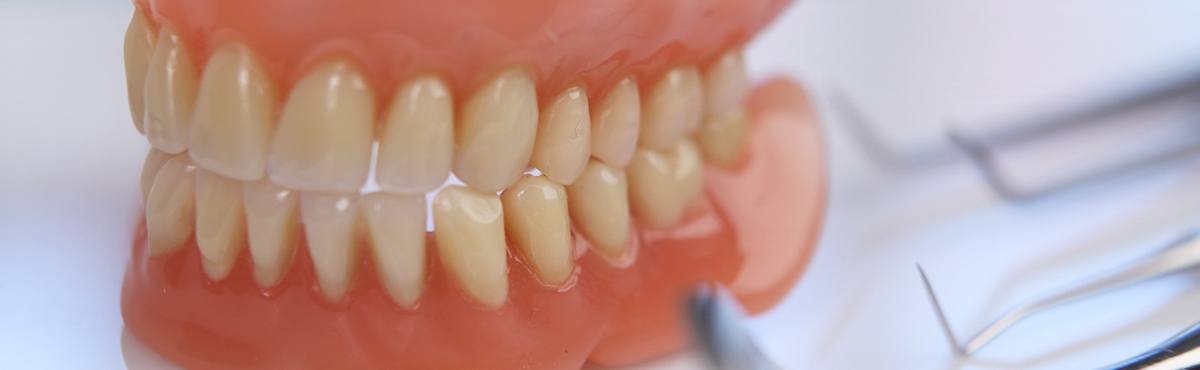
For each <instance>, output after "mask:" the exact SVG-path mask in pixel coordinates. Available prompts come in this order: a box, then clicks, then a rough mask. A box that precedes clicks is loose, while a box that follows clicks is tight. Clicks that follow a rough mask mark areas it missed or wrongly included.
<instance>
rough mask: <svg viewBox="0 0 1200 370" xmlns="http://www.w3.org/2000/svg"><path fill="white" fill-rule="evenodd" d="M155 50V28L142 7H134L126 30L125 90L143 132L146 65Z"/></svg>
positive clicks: (134, 116)
mask: <svg viewBox="0 0 1200 370" xmlns="http://www.w3.org/2000/svg"><path fill="white" fill-rule="evenodd" d="M153 52H154V30H152V29H150V25H149V24H147V22H146V15H145V14H143V13H142V9H141V8H139V7H134V9H133V18H132V19H130V20H129V28H128V29H126V30H125V89H126V90H125V91H126V93H127V95H128V97H129V113H130V114H132V115H133V126H134V127H136V128H137V130H138V132H142V119H143V116H142V115H143V114H145V113H146V101H145V99H146V94H145V88H146V67H147V65H149V64H150V54H151V53H153Z"/></svg>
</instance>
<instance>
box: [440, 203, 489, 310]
mask: <svg viewBox="0 0 1200 370" xmlns="http://www.w3.org/2000/svg"><path fill="white" fill-rule="evenodd" d="M433 224H434V229H433V235H434V239H435V240H436V242H437V248H438V255H439V256H440V257H441V262H442V265H443V266H444V267H445V270H446V272H447V273H448V274H449V275H450V276H451V278H452V279H453V280H454V281H455V282H457V284H458V286H459V287H460V288H461V289H462V290H463V291H464V292H465V293H466V294H467V295H468V296H470V297H471V298H472V299H474V300H475V301H476V302H478V303H479V304H481V305H482V306H483V307H485V308H488V309H496V308H499V307H500V306H502V305H504V302H505V300H507V299H508V264H507V260H508V252H507V247H506V246H505V241H504V211H503V209H502V207H501V203H500V198H499V197H497V196H496V195H495V194H487V193H481V192H478V191H475V190H472V189H469V188H466V187H462V186H449V187H446V188H444V189H442V191H441V192H439V193H438V195H437V197H435V198H434V199H433Z"/></svg>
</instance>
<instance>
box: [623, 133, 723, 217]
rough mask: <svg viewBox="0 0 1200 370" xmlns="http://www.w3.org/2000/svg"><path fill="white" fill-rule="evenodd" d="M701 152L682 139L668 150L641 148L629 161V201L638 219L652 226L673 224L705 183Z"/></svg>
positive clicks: (692, 144)
mask: <svg viewBox="0 0 1200 370" xmlns="http://www.w3.org/2000/svg"><path fill="white" fill-rule="evenodd" d="M702 170H703V164H702V163H701V161H700V152H699V150H698V149H697V148H696V145H695V144H694V143H692V141H691V140H687V139H683V140H680V141H679V143H677V144H676V145H675V146H674V147H673V148H671V149H670V150H669V151H666V152H658V151H654V150H647V149H638V151H637V153H635V154H634V155H633V162H632V163H630V164H629V168H628V171H629V189H630V196H629V200H630V204H631V205H632V207H633V213H634V214H635V215H637V217H638V219H639V220H641V221H643V222H645V223H646V224H647V225H649V226H650V227H653V228H665V227H669V226H672V225H674V224H675V223H676V222H679V220H680V219H682V218H683V215H684V211H686V210H687V206H688V204H689V203H690V202H691V200H692V198H694V197H695V196H697V195H699V194H700V191H701V190H702V187H703V185H704V178H703V172H702Z"/></svg>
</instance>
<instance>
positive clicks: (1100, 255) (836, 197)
mask: <svg viewBox="0 0 1200 370" xmlns="http://www.w3.org/2000/svg"><path fill="white" fill-rule="evenodd" d="M131 9H132V8H131V5H130V4H129V3H128V2H127V1H122V0H111V1H82V0H76V1H32V0H30V1H22V0H0V125H2V126H3V130H4V134H2V135H0V170H2V171H3V173H4V174H5V175H4V176H3V177H0V297H4V298H3V299H0V331H3V332H4V334H3V335H0V354H3V355H2V356H0V368H96V369H108V368H122V367H123V366H124V365H125V364H126V359H127V358H126V357H125V356H123V355H122V348H123V347H122V339H121V338H122V324H121V319H120V313H119V306H118V300H119V291H120V280H121V277H122V274H123V271H124V267H125V263H126V259H127V258H128V252H127V248H128V236H129V233H130V230H131V229H132V228H133V226H134V222H135V218H136V217H137V214H136V209H135V207H136V205H137V203H138V195H137V174H138V171H139V168H140V165H141V162H142V158H143V156H144V153H145V148H146V144H145V142H144V140H143V139H142V138H141V137H140V136H139V135H137V133H136V131H134V130H132V129H131V125H130V123H129V117H128V110H127V107H126V103H125V96H124V91H125V90H124V86H123V85H124V76H123V70H122V67H121V65H122V64H121V63H122V61H121V45H122V35H123V32H124V29H125V25H126V23H127V22H128V19H129V15H130V13H131ZM1198 19H1200V2H1196V1H1189V0H1151V1H1116V0H1088V1H1084V0H1061V1H1053V2H1047V1H1036V0H1005V1H999V0H978V1H954V0H909V1H900V2H897V1H868V0H840V1H835V0H811V1H802V2H798V3H796V4H794V5H793V6H792V7H791V8H790V9H788V10H787V11H786V13H785V14H783V15H782V16H781V17H780V18H779V19H778V20H777V21H776V22H775V23H774V24H773V25H772V26H771V27H770V28H769V29H768V30H766V32H765V33H764V34H762V35H761V36H760V37H759V38H758V39H757V41H755V42H754V43H753V44H752V45H751V46H750V47H749V48H748V49H747V53H748V55H747V58H746V60H747V62H748V63H749V66H750V72H751V75H752V77H754V78H756V79H760V80H761V79H763V78H765V77H767V76H771V75H777V74H786V75H789V76H791V77H793V78H796V79H799V80H801V81H803V82H804V83H805V84H806V85H807V87H808V88H809V89H810V90H811V92H812V94H813V95H814V97H815V99H814V101H815V102H816V104H817V108H818V111H819V112H820V114H821V117H822V121H823V125H824V128H825V130H826V135H827V138H828V141H829V143H830V149H829V150H830V164H831V166H830V168H831V171H832V172H831V180H830V181H831V187H830V188H831V189H832V193H831V195H830V197H831V198H830V203H829V210H828V222H827V225H826V229H825V231H824V234H823V236H822V238H821V241H820V245H819V246H818V249H817V253H816V256H815V258H814V260H813V264H812V265H811V267H810V269H809V270H808V271H807V272H806V274H805V276H804V278H803V280H802V281H801V282H800V284H799V285H798V286H797V288H796V290H795V291H794V292H793V293H792V294H791V295H790V296H789V297H788V298H787V299H786V301H785V302H784V303H783V304H782V305H781V306H779V307H778V308H776V309H775V310H773V311H771V312H770V313H768V314H767V315H765V316H762V317H759V318H754V319H751V320H749V321H748V322H747V325H748V326H749V330H750V332H751V335H752V336H753V337H754V338H756V340H757V341H758V342H759V344H760V345H761V346H762V347H763V349H764V351H765V352H766V353H767V354H768V355H769V356H771V357H772V358H774V359H775V360H776V361H777V362H779V363H781V364H782V365H784V366H785V367H786V368H821V369H862V368H904V369H941V368H948V369H949V368H977V369H1008V368H1021V369H1024V368H1045V369H1063V368H1095V367H1098V366H1103V365H1105V364H1109V363H1112V362H1115V361H1118V360H1120V359H1124V358H1127V357H1129V356H1132V355H1134V354H1137V353H1139V352H1141V351H1143V350H1145V349H1148V348H1150V347H1151V346H1152V345H1154V344H1156V343H1158V342H1160V341H1162V340H1164V339H1166V338H1167V337H1169V336H1171V335H1172V334H1174V333H1176V332H1178V331H1179V330H1182V329H1184V328H1185V327H1187V326H1188V325H1191V324H1193V323H1195V322H1197V321H1200V314H1197V313H1198V312H1200V279H1197V278H1198V277H1200V275H1196V274H1194V273H1185V274H1181V275H1176V276H1172V277H1168V278H1165V279H1160V280H1156V281H1153V282H1150V283H1146V284H1140V285H1137V286H1135V287H1132V288H1129V289H1123V290H1119V291H1115V292H1113V293H1110V294H1107V295H1104V296H1100V297H1097V298H1095V299H1090V300H1087V301H1083V302H1079V303H1076V304H1072V305H1068V306H1064V307H1061V308H1058V309H1055V310H1051V311H1048V312H1046V313H1044V314H1041V315H1038V316H1035V317H1032V318H1030V319H1029V320H1026V321H1024V322H1022V323H1020V324H1018V325H1017V326H1016V327H1014V328H1013V329H1012V330H1010V331H1009V332H1007V333H1006V334H1005V335H1004V336H1002V337H1000V338H999V339H997V340H996V341H995V342H994V343H992V344H991V345H989V346H988V347H987V348H985V349H984V350H982V351H981V352H979V353H978V354H977V355H976V356H975V357H974V359H972V360H957V359H956V358H955V356H954V355H953V353H952V352H951V350H950V348H949V347H948V346H947V345H946V341H945V339H944V338H943V335H942V332H941V331H940V329H939V328H938V323H937V321H936V317H935V316H934V311H933V309H932V307H931V306H930V304H929V302H928V301H927V299H926V296H925V293H924V290H923V288H922V285H921V282H920V279H919V278H918V275H917V272H916V270H915V268H914V264H915V263H921V264H922V265H923V266H924V267H925V269H926V270H927V272H928V273H929V275H930V278H931V279H932V280H933V283H934V285H935V287H936V288H937V291H938V294H939V296H940V298H941V299H942V303H943V305H944V306H945V308H946V310H947V314H948V320H949V323H950V325H951V326H952V327H954V328H955V329H956V332H957V333H958V334H959V336H960V338H961V337H965V336H968V334H973V333H974V331H975V330H978V329H979V328H982V327H983V326H984V325H986V324H987V323H988V322H990V321H991V320H992V318H994V317H996V316H997V315H998V314H1000V313H1002V312H1003V311H1004V309H1005V308H1008V307H1012V306H1013V305H1015V304H1017V303H1019V302H1021V301H1022V300H1025V299H1027V298H1030V297H1033V296H1036V295H1037V294H1039V293H1043V292H1047V291H1050V290H1053V289H1056V288H1058V287H1062V286H1064V285H1068V284H1070V283H1072V282H1076V281H1080V280H1081V279H1085V278H1087V277H1089V276H1094V275H1095V274H1097V273H1101V272H1103V271H1106V270H1109V269H1111V268H1113V267H1116V266H1120V265H1122V264H1124V263H1126V262H1129V261H1132V260H1134V259H1135V258H1137V257H1138V256H1142V255H1145V254H1147V253H1150V252H1152V251H1154V250H1155V249H1157V248H1159V247H1161V245H1163V243H1165V242H1168V241H1170V240H1171V239H1174V238H1176V237H1178V236H1179V235H1180V234H1181V233H1183V232H1185V231H1187V230H1189V229H1190V228H1193V227H1196V226H1197V225H1200V156H1197V155H1195V150H1192V149H1191V148H1194V144H1195V143H1196V142H1197V141H1200V140H1198V139H1200V115H1198V114H1197V112H1198V110H1200V98H1196V96H1195V95H1188V94H1177V95H1172V96H1168V97H1167V98H1164V99H1158V100H1155V101H1156V103H1154V104H1148V105H1145V107H1144V109H1142V108H1139V109H1137V110H1129V111H1122V113H1121V114H1118V115H1115V116H1111V117H1106V119H1095V120H1087V121H1089V122H1088V123H1087V124H1080V125H1076V126H1071V127H1070V129H1061V130H1059V129H1055V130H1039V129H1038V128H1039V127H1045V125H1047V124H1048V123H1053V121H1054V120H1050V119H1048V118H1047V117H1058V116H1063V115H1064V114H1066V115H1067V116H1070V114H1069V113H1071V112H1081V111H1087V109H1086V108H1088V107H1092V106H1112V104H1109V103H1111V102H1113V101H1117V100H1121V98H1122V97H1126V96H1131V94H1136V93H1137V92H1139V91H1147V90H1149V89H1152V88H1153V87H1155V86H1165V85H1166V84H1170V83H1171V82H1172V81H1185V80H1186V79H1187V78H1188V77H1189V76H1190V77H1192V78H1195V77H1196V76H1197V74H1198V73H1200V22H1198V21H1197V20H1198ZM1064 112H1066V113H1064ZM1076 116H1078V115H1076ZM1093 121H1094V122H1093ZM1031 133H1032V134H1031ZM952 134H954V135H959V137H960V138H966V140H964V141H963V142H967V143H975V144H977V145H975V146H973V147H972V148H974V149H976V151H977V154H978V152H979V151H983V152H984V153H987V156H988V158H996V160H995V161H994V162H988V163H992V164H993V166H987V165H984V162H980V161H973V160H971V159H970V158H971V157H970V156H968V155H967V153H969V151H965V150H963V149H964V148H963V147H961V146H958V145H955V144H954V143H953V142H952V141H951V140H950V138H951V137H952ZM1014 137H1016V138H1022V140H1016V139H1012V138H1014ZM977 158H978V156H977ZM1142 158H1154V159H1157V158H1166V159H1164V160H1155V161H1153V162H1146V161H1141V160H1135V159H1142ZM1114 165H1116V166H1120V167H1128V168H1132V169H1129V170H1123V171H1117V172H1115V173H1112V174H1105V175H1103V176H1098V177H1099V178H1100V179H1099V180H1095V181H1086V182H1083V183H1080V184H1074V185H1070V186H1065V187H1064V186H1060V185H1061V184H1065V183H1073V182H1074V181H1072V180H1073V179H1074V178H1075V177H1076V176H1074V175H1076V174H1078V175H1080V176H1079V177H1086V175H1089V174H1093V173H1096V172H1097V171H1096V170H1097V169H1104V168H1109V167H1112V166H1114ZM989 169H990V170H989ZM989 173H990V174H992V177H991V179H992V181H991V182H989V181H988V180H989V177H987V176H985V174H989ZM1093 177H1096V176H1093ZM997 184H1008V185H1011V187H1012V188H1011V189H1007V191H1005V190H1004V189H1003V188H1001V189H998V188H997ZM126 347H129V346H126ZM127 349H128V348H127ZM129 356H130V357H129V358H133V359H134V360H132V362H138V363H140V364H142V365H143V366H141V367H143V368H156V367H157V366H159V365H161V363H157V362H154V361H155V360H154V358H153V356H152V355H148V354H138V353H136V352H135V353H133V354H131V355H129ZM694 364H695V362H694V360H692V359H689V358H688V357H687V355H686V354H685V355H678V356H675V357H673V358H670V359H665V360H663V361H660V362H658V363H654V364H649V365H647V366H646V367H647V368H689V367H690V366H694ZM130 365H136V364H133V363H131V364H130ZM131 367H137V366H131Z"/></svg>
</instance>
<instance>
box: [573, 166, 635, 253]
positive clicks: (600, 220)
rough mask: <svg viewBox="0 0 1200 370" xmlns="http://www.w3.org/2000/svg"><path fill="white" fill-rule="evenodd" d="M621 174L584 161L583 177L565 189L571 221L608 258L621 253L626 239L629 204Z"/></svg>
mask: <svg viewBox="0 0 1200 370" xmlns="http://www.w3.org/2000/svg"><path fill="white" fill-rule="evenodd" d="M626 192H627V189H626V182H625V173H624V172H622V171H621V170H619V169H616V168H614V167H613V166H610V165H608V164H605V163H603V162H600V161H598V160H592V161H589V162H588V165H587V167H586V168H584V169H583V174H581V175H580V176H579V179H577V180H575V183H574V184H571V185H570V186H568V187H567V203H568V206H569V207H568V208H569V210H570V214H571V219H572V220H574V221H575V226H576V227H578V228H579V230H580V232H581V233H583V236H585V237H587V239H588V240H589V241H591V243H592V245H594V246H595V247H596V248H597V249H598V250H597V251H596V252H598V253H600V254H602V255H604V256H606V257H608V258H611V259H616V258H620V257H621V256H623V255H624V254H625V250H626V242H627V241H628V239H629V201H628V200H627V199H628V197H627V195H626V194H627V193H626Z"/></svg>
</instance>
